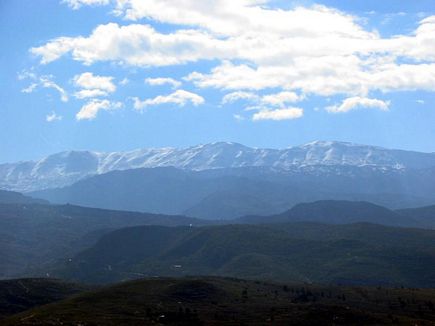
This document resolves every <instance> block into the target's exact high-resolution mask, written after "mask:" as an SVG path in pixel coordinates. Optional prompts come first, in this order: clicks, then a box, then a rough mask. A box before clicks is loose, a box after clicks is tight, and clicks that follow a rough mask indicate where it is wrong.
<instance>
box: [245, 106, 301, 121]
mask: <svg viewBox="0 0 435 326" xmlns="http://www.w3.org/2000/svg"><path fill="white" fill-rule="evenodd" d="M303 115H304V110H303V109H301V108H287V109H275V110H262V111H259V112H257V113H255V114H254V115H253V116H252V120H254V121H259V120H274V121H280V120H293V119H299V118H302V116H303Z"/></svg>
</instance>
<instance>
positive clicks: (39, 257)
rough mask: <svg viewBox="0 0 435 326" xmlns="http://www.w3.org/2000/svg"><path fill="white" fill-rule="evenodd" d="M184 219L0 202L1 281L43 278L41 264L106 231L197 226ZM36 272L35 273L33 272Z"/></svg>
mask: <svg viewBox="0 0 435 326" xmlns="http://www.w3.org/2000/svg"><path fill="white" fill-rule="evenodd" d="M203 223H204V222H202V221H200V220H197V219H193V218H188V217H184V216H167V215H156V214H146V213H135V212H122V211H111V210H104V209H94V208H86V207H78V206H72V205H64V206H51V205H19V204H16V205H1V204H0V257H1V259H0V278H10V277H22V276H25V275H28V276H29V275H34V273H35V272H38V275H43V276H45V275H46V273H47V270H46V269H45V265H46V264H47V263H52V262H53V261H54V260H56V259H58V258H65V257H70V256H72V255H74V254H75V253H77V252H79V251H81V250H83V249H84V248H86V247H88V246H91V245H92V244H94V243H95V241H96V240H97V239H98V238H99V237H100V236H101V235H102V234H104V233H106V232H108V231H111V230H114V229H118V228H122V227H127V226H134V225H150V224H154V225H168V226H175V225H190V224H193V225H198V224H200V225H201V224H203ZM35 269H36V270H35Z"/></svg>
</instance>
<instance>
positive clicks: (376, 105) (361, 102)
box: [326, 96, 390, 113]
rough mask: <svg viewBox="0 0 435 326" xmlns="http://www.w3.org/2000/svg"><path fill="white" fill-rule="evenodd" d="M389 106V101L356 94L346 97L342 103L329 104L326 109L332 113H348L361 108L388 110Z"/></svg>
mask: <svg viewBox="0 0 435 326" xmlns="http://www.w3.org/2000/svg"><path fill="white" fill-rule="evenodd" d="M389 107H390V102H389V101H383V100H378V99H371V98H364V97H359V96H356V97H350V98H347V99H345V100H344V101H343V102H342V103H341V104H340V105H334V106H328V107H327V108H326V111H328V112H330V113H346V112H349V111H351V110H355V109H360V108H367V109H379V110H382V111H388V109H389Z"/></svg>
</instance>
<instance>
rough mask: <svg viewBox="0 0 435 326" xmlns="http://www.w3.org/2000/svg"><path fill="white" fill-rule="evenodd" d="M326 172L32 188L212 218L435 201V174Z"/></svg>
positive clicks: (61, 197) (149, 176) (105, 180)
mask: <svg viewBox="0 0 435 326" xmlns="http://www.w3.org/2000/svg"><path fill="white" fill-rule="evenodd" d="M320 171H321V170H320V169H316V170H314V171H311V172H313V173H311V172H310V171H299V172H294V171H293V172H282V171H276V170H273V169H271V168H268V167H246V168H232V169H211V170H203V171H189V170H180V169H176V168H172V167H161V168H151V169H147V168H143V169H131V170H124V171H113V172H109V173H105V174H100V175H96V176H92V177H88V178H86V179H84V180H81V181H78V182H76V183H75V184H73V185H71V186H67V187H64V188H58V189H49V190H42V191H37V192H32V193H30V194H31V195H32V196H34V197H37V198H43V199H45V200H48V201H50V202H52V203H58V204H66V203H70V204H75V205H81V206H89V207H99V208H106V209H119V210H134V211H142V212H151V213H161V214H183V215H188V216H193V217H198V218H206V219H232V218H237V217H241V216H245V215H272V214H278V213H281V212H283V211H285V210H288V209H290V208H291V207H293V206H294V205H296V204H299V203H301V202H313V201H318V200H325V199H328V200H349V201H369V202H373V203H376V204H378V205H382V206H386V207H389V208H406V207H413V206H414V207H415V206H425V205H429V204H433V203H434V202H435V182H432V180H434V179H435V174H434V175H433V176H432V175H427V174H425V173H412V172H409V173H406V172H403V171H401V170H399V171H396V170H394V171H385V170H377V169H375V170H373V169H372V168H371V167H349V166H348V167H343V168H336V167H331V168H330V169H329V170H328V171H325V170H324V169H323V172H322V173H321V172H320ZM318 173H320V174H318ZM424 196H428V197H424ZM429 196H432V197H429Z"/></svg>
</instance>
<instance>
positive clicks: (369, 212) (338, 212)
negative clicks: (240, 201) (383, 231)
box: [240, 200, 435, 227]
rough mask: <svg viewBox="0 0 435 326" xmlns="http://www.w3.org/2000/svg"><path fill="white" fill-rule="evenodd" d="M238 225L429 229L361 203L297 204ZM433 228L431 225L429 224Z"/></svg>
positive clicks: (418, 222) (422, 222) (319, 202)
mask: <svg viewBox="0 0 435 326" xmlns="http://www.w3.org/2000/svg"><path fill="white" fill-rule="evenodd" d="M240 221H241V222H242V223H254V224H259V223H260V224H263V223H286V222H318V223H327V224H348V223H361V222H365V223H375V224H382V225H389V226H405V227H430V225H428V224H427V223H426V221H423V220H419V219H417V218H414V216H412V215H411V214H409V215H408V216H404V215H401V214H399V213H398V212H394V211H392V210H390V209H388V208H385V207H382V206H379V205H376V204H372V203H369V202H361V201H344V200H320V201H316V202H312V203H302V204H297V205H295V206H294V207H293V208H291V209H290V210H288V211H286V212H284V213H281V214H277V215H272V216H246V217H243V218H240ZM433 226H434V227H435V223H434V224H433Z"/></svg>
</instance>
